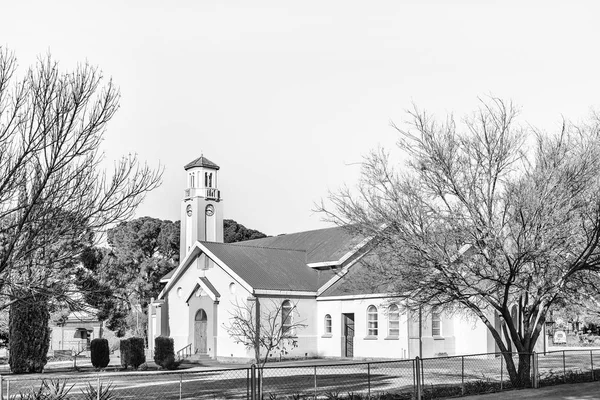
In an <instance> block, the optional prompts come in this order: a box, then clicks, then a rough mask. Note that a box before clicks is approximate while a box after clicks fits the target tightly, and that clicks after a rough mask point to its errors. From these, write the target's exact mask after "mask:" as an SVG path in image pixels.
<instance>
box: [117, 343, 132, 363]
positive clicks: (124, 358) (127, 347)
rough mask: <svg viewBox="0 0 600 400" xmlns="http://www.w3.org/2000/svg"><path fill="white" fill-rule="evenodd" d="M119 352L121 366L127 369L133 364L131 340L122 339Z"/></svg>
mask: <svg viewBox="0 0 600 400" xmlns="http://www.w3.org/2000/svg"><path fill="white" fill-rule="evenodd" d="M119 351H120V352H121V366H122V367H123V368H127V367H128V366H130V365H132V364H131V343H130V342H129V339H121V341H120V342H119Z"/></svg>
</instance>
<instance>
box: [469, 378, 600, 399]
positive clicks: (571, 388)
mask: <svg viewBox="0 0 600 400" xmlns="http://www.w3.org/2000/svg"><path fill="white" fill-rule="evenodd" d="M464 399H465V400H516V399H518V400H526V399H544V400H600V382H588V383H565V384H563V385H556V386H548V387H545V388H540V389H521V390H511V391H505V392H498V393H491V394H482V395H476V396H468V397H464Z"/></svg>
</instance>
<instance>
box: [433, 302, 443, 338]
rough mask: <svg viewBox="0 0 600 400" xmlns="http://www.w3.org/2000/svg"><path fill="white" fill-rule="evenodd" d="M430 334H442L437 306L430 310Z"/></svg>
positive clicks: (440, 318)
mask: <svg viewBox="0 0 600 400" xmlns="http://www.w3.org/2000/svg"><path fill="white" fill-rule="evenodd" d="M431 336H442V317H441V314H440V310H439V309H438V308H437V307H433V309H432V310H431Z"/></svg>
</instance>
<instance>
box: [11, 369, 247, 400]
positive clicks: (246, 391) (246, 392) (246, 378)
mask: <svg viewBox="0 0 600 400" xmlns="http://www.w3.org/2000/svg"><path fill="white" fill-rule="evenodd" d="M0 400H2V399H0ZM246 400H250V368H248V369H246Z"/></svg>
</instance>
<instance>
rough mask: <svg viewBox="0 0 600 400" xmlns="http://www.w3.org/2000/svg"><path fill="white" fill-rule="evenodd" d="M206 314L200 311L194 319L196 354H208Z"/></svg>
mask: <svg viewBox="0 0 600 400" xmlns="http://www.w3.org/2000/svg"><path fill="white" fill-rule="evenodd" d="M206 325H207V319H206V312H205V311H204V310H203V309H199V310H198V312H197V313H196V317H195V318H194V346H195V348H196V351H195V352H196V353H200V354H206Z"/></svg>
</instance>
